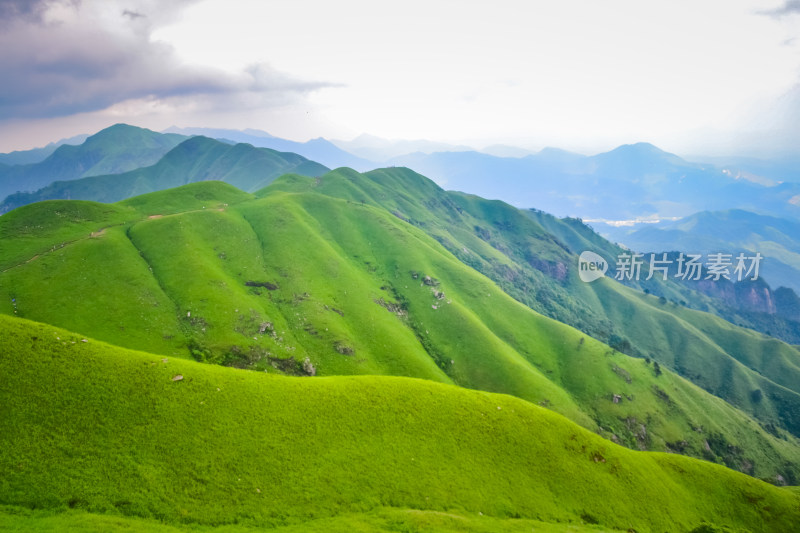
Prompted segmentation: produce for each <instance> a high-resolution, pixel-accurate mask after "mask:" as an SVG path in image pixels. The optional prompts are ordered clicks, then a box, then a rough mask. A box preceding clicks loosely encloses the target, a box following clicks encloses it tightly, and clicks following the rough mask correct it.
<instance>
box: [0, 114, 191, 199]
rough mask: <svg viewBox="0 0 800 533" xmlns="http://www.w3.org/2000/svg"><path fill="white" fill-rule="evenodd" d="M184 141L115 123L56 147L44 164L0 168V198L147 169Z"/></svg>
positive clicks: (180, 138) (182, 137)
mask: <svg viewBox="0 0 800 533" xmlns="http://www.w3.org/2000/svg"><path fill="white" fill-rule="evenodd" d="M185 139H186V137H185V136H183V135H176V134H167V135H165V134H161V133H156V132H154V131H150V130H148V129H144V128H137V127H135V126H128V125H127V124H116V125H114V126H111V127H108V128H106V129H104V130H102V131H100V132H98V133H96V134H94V135H92V136H90V137H89V138H87V139H86V140H85V141H83V142H82V143H81V144H79V145H71V144H64V145H61V146H59V147H57V148H56V149H55V150H54V151H53V153H51V154H50V155H49V156H47V157H46V158H44V160H43V161H39V162H36V163H29V164H24V165H14V166H9V167H7V168H4V169H0V198H5V197H6V196H8V195H10V194H13V193H16V192H17V191H27V192H30V191H36V190H38V189H40V188H42V187H45V186H47V185H49V184H51V183H53V182H54V181H69V180H76V179H79V178H83V177H87V176H97V175H100V174H119V173H121V172H127V171H129V170H133V169H136V168H139V167H144V166H150V165H153V164H155V163H156V162H157V161H158V160H159V159H161V157H162V156H163V155H164V154H166V153H167V152H168V151H169V150H171V149H172V148H174V147H175V146H177V145H178V144H179V143H180V142H182V141H184V140H185ZM11 155H13V154H8V156H9V161H13V159H10V156H11Z"/></svg>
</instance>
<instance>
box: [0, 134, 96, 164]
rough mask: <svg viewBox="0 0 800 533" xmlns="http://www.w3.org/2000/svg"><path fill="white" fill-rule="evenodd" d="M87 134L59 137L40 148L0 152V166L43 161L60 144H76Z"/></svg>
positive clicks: (81, 141)
mask: <svg viewBox="0 0 800 533" xmlns="http://www.w3.org/2000/svg"><path fill="white" fill-rule="evenodd" d="M88 137H89V136H88V135H75V136H74V137H70V138H68V139H61V140H60V141H57V142H51V143H50V144H48V145H47V146H43V147H42V148H33V149H32V150H18V151H15V152H10V153H8V154H0V166H2V165H7V166H12V165H30V164H32V163H40V162H41V161H44V159H46V158H47V156H49V155H50V154H52V153H53V152H55V151H56V148H58V147H59V146H61V145H64V144H70V145H78V144H81V143H83V141H85V140H86V139H87V138H88Z"/></svg>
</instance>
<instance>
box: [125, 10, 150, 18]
mask: <svg viewBox="0 0 800 533" xmlns="http://www.w3.org/2000/svg"><path fill="white" fill-rule="evenodd" d="M122 16H123V17H128V18H130V19H131V20H136V19H140V18H145V17H147V15H142V14H141V13H137V12H136V11H131V10H130V9H125V10H124V11H123V12H122Z"/></svg>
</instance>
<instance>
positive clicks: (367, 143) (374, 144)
mask: <svg viewBox="0 0 800 533" xmlns="http://www.w3.org/2000/svg"><path fill="white" fill-rule="evenodd" d="M331 142H332V143H333V144H335V145H336V146H338V147H339V148H341V149H342V150H347V151H348V152H350V153H351V154H356V155H358V156H360V157H364V158H366V159H369V160H371V161H378V162H381V163H385V162H388V161H389V160H390V159H392V158H393V157H399V156H402V155H405V154H411V153H414V152H422V153H425V154H430V153H434V152H467V151H471V150H473V148H472V147H470V146H464V145H455V144H448V143H442V142H435V141H428V140H424V139H416V140H405V139H399V140H398V139H393V140H389V139H382V138H381V137H376V136H374V135H368V134H363V135H360V136H358V137H356V138H355V139H353V140H350V141H342V140H332V141H331Z"/></svg>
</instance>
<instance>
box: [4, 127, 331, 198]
mask: <svg viewBox="0 0 800 533" xmlns="http://www.w3.org/2000/svg"><path fill="white" fill-rule="evenodd" d="M327 170H328V169H327V168H325V167H324V166H322V165H320V164H318V163H315V162H313V161H309V160H307V159H305V158H304V157H302V156H299V155H297V154H292V153H284V152H276V151H274V150H270V149H267V148H254V147H253V146H251V145H249V144H237V145H230V144H226V143H223V142H219V141H215V140H212V139H209V138H207V137H192V138H190V139H187V140H185V141H183V142H182V143H181V144H179V145H178V146H175V147H174V148H173V149H172V150H170V151H169V152H168V153H166V155H164V157H162V158H161V159H160V160H159V161H158V162H157V163H155V164H154V165H151V166H146V167H143V168H137V169H135V170H131V171H129V172H124V173H122V174H111V175H102V176H92V177H87V178H83V179H79V180H70V181H56V182H54V183H51V184H50V185H48V186H47V187H44V188H42V189H40V190H38V191H36V192H33V193H18V194H12V195H11V196H9V197H8V198H6V200H5V201H4V202H3V203H2V204H0V213H2V212H6V211H9V210H11V209H14V208H16V207H19V206H21V205H26V204H29V203H32V202H38V201H42V200H51V199H59V198H68V199H69V198H71V199H75V200H95V201H100V202H116V201H119V200H124V199H125V198H130V197H132V196H138V195H140V194H145V193H148V192H153V191H159V190H163V189H168V188H171V187H177V186H179V185H184V184H186V183H192V182H196V181H205V180H220V181H226V182H228V183H231V184H233V185H235V186H236V187H238V188H240V189H243V190H246V191H255V190H258V189H260V188H262V187H264V186H266V185H267V184H268V183H269V182H270V181H272V180H273V179H274V178H276V177H277V176H279V175H281V174H284V173H286V172H297V173H300V174H305V175H309V176H317V175H319V174H322V173H323V172H325V171H327Z"/></svg>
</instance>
